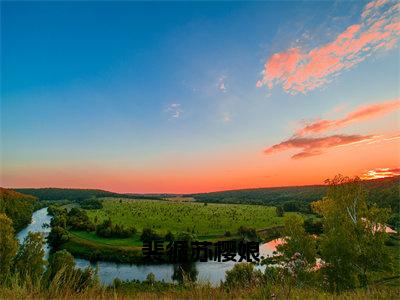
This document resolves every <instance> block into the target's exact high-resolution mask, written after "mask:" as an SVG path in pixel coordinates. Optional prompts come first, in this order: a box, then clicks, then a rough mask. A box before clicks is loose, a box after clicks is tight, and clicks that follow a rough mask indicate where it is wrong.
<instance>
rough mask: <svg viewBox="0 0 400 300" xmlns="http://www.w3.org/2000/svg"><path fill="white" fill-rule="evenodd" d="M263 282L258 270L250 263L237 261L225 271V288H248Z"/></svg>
mask: <svg viewBox="0 0 400 300" xmlns="http://www.w3.org/2000/svg"><path fill="white" fill-rule="evenodd" d="M264 282H265V280H264V276H263V274H262V273H261V271H260V270H255V269H254V265H253V264H251V263H238V264H235V266H234V267H233V268H232V269H231V270H229V271H226V278H225V282H224V286H225V287H226V288H227V289H239V288H244V287H245V288H250V287H254V286H260V285H261V284H263V283H264Z"/></svg>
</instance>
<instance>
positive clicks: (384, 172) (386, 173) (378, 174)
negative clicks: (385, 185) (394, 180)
mask: <svg viewBox="0 0 400 300" xmlns="http://www.w3.org/2000/svg"><path fill="white" fill-rule="evenodd" d="M399 175H400V168H392V169H391V168H377V169H373V170H369V171H367V172H365V173H364V174H362V175H361V179H364V180H369V179H378V178H386V177H394V176H399Z"/></svg>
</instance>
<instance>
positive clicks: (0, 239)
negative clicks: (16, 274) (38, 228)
mask: <svg viewBox="0 0 400 300" xmlns="http://www.w3.org/2000/svg"><path fill="white" fill-rule="evenodd" d="M17 248H18V242H17V240H16V239H15V236H14V228H13V226H12V221H11V220H10V218H8V217H7V216H6V215H5V214H3V213H0V282H4V279H5V278H7V276H8V275H9V274H10V268H11V265H12V260H13V258H14V256H15V254H16V253H17Z"/></svg>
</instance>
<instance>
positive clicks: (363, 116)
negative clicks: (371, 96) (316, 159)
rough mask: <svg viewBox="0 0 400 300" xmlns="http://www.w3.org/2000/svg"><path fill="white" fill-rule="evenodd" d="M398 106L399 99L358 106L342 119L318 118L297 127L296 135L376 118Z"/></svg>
mask: <svg viewBox="0 0 400 300" xmlns="http://www.w3.org/2000/svg"><path fill="white" fill-rule="evenodd" d="M399 108H400V99H396V100H391V101H385V102H381V103H375V104H370V105H365V106H362V107H359V108H358V109H356V110H355V111H352V112H350V113H349V114H347V116H345V117H344V118H342V119H338V120H318V121H315V122H313V123H310V124H307V125H306V126H304V127H303V128H301V129H299V130H298V131H297V132H296V134H297V135H300V136H302V135H305V134H307V133H319V132H323V131H326V130H332V129H337V128H340V127H344V126H347V125H349V124H351V123H354V122H359V121H363V120H367V119H372V118H376V117H379V116H382V115H384V114H387V113H389V112H392V111H394V110H396V109H399Z"/></svg>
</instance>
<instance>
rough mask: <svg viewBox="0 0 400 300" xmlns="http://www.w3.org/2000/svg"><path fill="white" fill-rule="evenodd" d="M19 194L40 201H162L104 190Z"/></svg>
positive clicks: (38, 190) (36, 190)
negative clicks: (102, 199)
mask: <svg viewBox="0 0 400 300" xmlns="http://www.w3.org/2000/svg"><path fill="white" fill-rule="evenodd" d="M14 190H15V191H17V192H20V193H24V194H27V195H32V196H35V197H37V198H39V200H47V201H59V200H70V201H77V202H80V201H83V200H87V199H90V198H104V197H118V198H135V199H160V198H159V197H155V196H147V195H134V194H119V193H114V192H108V191H104V190H95V189H63V188H20V189H14Z"/></svg>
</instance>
